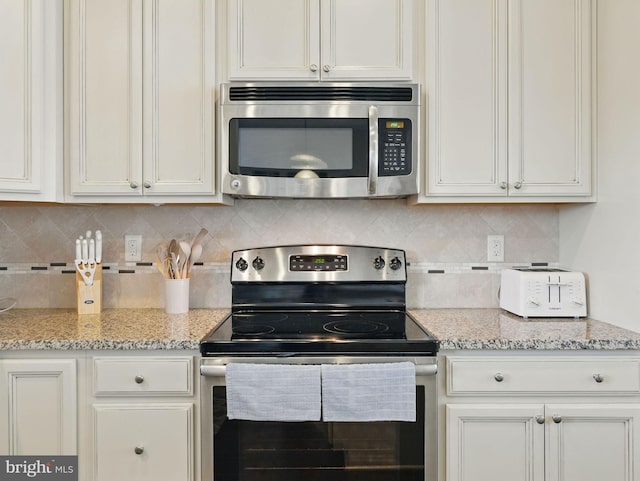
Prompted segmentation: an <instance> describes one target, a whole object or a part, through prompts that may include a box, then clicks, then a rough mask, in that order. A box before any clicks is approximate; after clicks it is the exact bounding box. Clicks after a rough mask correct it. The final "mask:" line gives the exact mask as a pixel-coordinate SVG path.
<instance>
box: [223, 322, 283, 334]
mask: <svg viewBox="0 0 640 481" xmlns="http://www.w3.org/2000/svg"><path fill="white" fill-rule="evenodd" d="M275 330H276V329H275V327H273V326H267V325H264V324H249V323H247V324H243V325H240V326H238V325H235V326H233V328H232V331H233V333H234V334H240V335H242V336H262V335H264V334H271V333H272V332H273V331H275Z"/></svg>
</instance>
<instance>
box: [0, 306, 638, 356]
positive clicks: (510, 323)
mask: <svg viewBox="0 0 640 481" xmlns="http://www.w3.org/2000/svg"><path fill="white" fill-rule="evenodd" d="M227 313H228V309H192V310H190V311H189V313H188V314H180V315H168V314H166V313H165V312H164V310H162V309H107V310H105V311H103V313H101V314H96V315H91V316H78V315H77V314H76V312H75V311H74V310H72V309H14V310H12V311H8V312H6V313H2V314H1V315H0V351H23V350H36V351H37V350H43V351H46V350H57V351H65V350H66V351H86V350H112V351H128V350H174V351H178V350H185V351H187V350H190V351H196V350H198V349H199V342H200V339H201V338H202V337H203V336H204V335H205V334H206V333H207V332H208V331H209V330H211V329H212V328H214V327H215V326H216V325H217V324H218V323H219V322H220V321H222V319H224V318H225V316H226V315H227ZM410 313H411V314H412V315H413V316H414V317H415V318H416V320H417V321H418V323H419V324H420V325H421V326H422V327H423V328H424V329H426V330H427V331H428V332H430V333H431V334H432V335H433V336H434V337H435V338H436V339H437V340H438V341H439V344H440V351H455V350H486V351H505V350H566V351H613V350H640V333H636V332H634V331H630V330H626V329H623V328H620V327H617V326H614V325H612V324H608V323H606V322H601V321H597V320H594V319H589V318H587V319H555V320H554V319H535V320H524V319H521V318H518V317H517V316H514V315H512V314H509V313H507V312H505V311H503V310H501V309H473V308H467V309H455V308H452V309H411V310H410Z"/></svg>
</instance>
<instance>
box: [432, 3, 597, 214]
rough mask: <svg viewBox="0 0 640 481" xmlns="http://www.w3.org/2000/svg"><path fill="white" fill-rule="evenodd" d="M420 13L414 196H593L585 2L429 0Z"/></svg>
mask: <svg viewBox="0 0 640 481" xmlns="http://www.w3.org/2000/svg"><path fill="white" fill-rule="evenodd" d="M427 18H428V21H427V23H428V37H429V38H428V42H427V43H428V48H427V69H428V88H427V91H428V92H427V94H428V98H429V112H428V114H429V115H428V117H429V124H428V127H427V129H428V144H429V146H428V173H427V180H426V198H422V200H426V201H435V202H439V201H440V202H442V201H444V202H450V201H452V200H455V199H454V198H455V197H459V198H460V200H461V201H463V202H464V201H470V200H473V199H471V198H472V197H475V198H476V199H477V200H480V201H486V200H487V197H492V198H498V199H500V198H502V199H504V200H511V201H516V202H522V201H533V202H535V201H550V200H551V201H552V200H563V201H571V200H572V199H573V200H575V201H585V200H593V198H592V197H590V196H591V195H592V179H591V173H592V156H591V142H592V125H591V102H592V85H591V79H592V54H593V52H592V32H593V31H594V27H593V24H594V20H593V19H594V16H593V8H592V2H591V0H491V1H490V0H483V1H478V0H429V2H428V12H427ZM494 200H495V199H494Z"/></svg>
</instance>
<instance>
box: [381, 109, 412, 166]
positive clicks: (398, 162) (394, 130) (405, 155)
mask: <svg viewBox="0 0 640 481" xmlns="http://www.w3.org/2000/svg"><path fill="white" fill-rule="evenodd" d="M378 136H379V139H380V140H379V147H378V149H379V150H378V175H379V176H381V177H385V176H393V175H409V174H410V173H411V120H409V119H378Z"/></svg>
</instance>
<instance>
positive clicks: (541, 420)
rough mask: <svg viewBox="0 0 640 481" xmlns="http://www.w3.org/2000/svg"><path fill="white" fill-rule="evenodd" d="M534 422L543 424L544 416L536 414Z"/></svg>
mask: <svg viewBox="0 0 640 481" xmlns="http://www.w3.org/2000/svg"><path fill="white" fill-rule="evenodd" d="M536 422H537V423H538V424H544V416H540V415H538V416H536Z"/></svg>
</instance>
